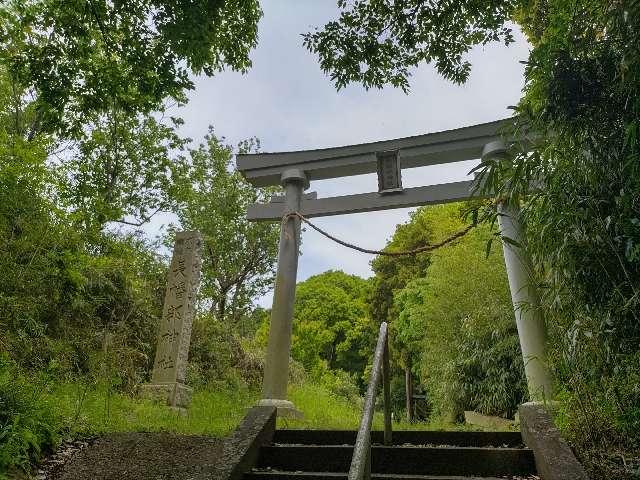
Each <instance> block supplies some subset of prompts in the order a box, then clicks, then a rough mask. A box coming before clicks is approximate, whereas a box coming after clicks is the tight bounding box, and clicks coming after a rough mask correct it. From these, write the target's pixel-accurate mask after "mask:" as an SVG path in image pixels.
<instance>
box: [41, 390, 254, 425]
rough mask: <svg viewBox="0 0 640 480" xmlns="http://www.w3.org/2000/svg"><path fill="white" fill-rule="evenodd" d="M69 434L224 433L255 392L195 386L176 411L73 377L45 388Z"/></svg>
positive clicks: (235, 420) (248, 404)
mask: <svg viewBox="0 0 640 480" xmlns="http://www.w3.org/2000/svg"><path fill="white" fill-rule="evenodd" d="M49 395H50V396H51V399H52V400H53V401H54V402H55V404H56V405H57V406H58V411H59V413H60V414H61V415H62V417H63V423H64V424H65V425H66V426H67V429H68V431H69V433H70V435H71V436H77V435H94V434H102V433H110V432H158V431H166V432H175V433H181V434H193V435H213V436H217V437H220V436H224V435H226V434H228V433H229V432H230V431H231V430H233V429H234V428H235V427H236V426H237V425H238V423H239V422H240V420H241V419H242V417H243V416H244V414H245V413H246V410H247V409H248V408H250V407H251V406H252V405H253V404H254V403H255V401H256V399H257V398H258V395H257V394H256V393H255V392H251V391H248V390H240V391H238V390H234V389H231V388H229V387H223V388H219V389H211V390H206V391H200V392H195V393H194V395H193V400H192V402H191V406H190V407H189V409H188V410H187V411H186V412H185V413H178V412H177V411H175V410H172V409H170V408H167V407H166V406H164V405H162V404H158V403H154V402H152V401H149V400H142V399H140V398H137V397H132V396H128V395H122V394H110V395H108V394H107V392H106V391H105V390H104V389H95V388H91V387H90V386H86V385H83V384H79V383H68V384H64V385H60V386H58V387H57V388H55V389H54V390H53V391H52V392H51V393H50V394H49Z"/></svg>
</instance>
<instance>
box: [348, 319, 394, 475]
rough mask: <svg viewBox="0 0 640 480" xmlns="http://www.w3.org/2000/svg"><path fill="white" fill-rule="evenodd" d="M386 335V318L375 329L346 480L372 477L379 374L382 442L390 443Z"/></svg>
mask: <svg viewBox="0 0 640 480" xmlns="http://www.w3.org/2000/svg"><path fill="white" fill-rule="evenodd" d="M389 373H390V370H389V337H388V334H387V322H382V325H380V332H379V333H378V343H377V344H376V350H375V352H374V354H373V366H372V368H371V378H370V380H369V387H368V388H367V395H366V397H365V400H364V408H363V409H362V418H361V419H360V428H359V429H358V436H357V437H356V443H355V445H354V447H353V457H352V458H351V467H350V468H349V480H369V479H370V478H371V424H372V422H373V411H374V407H375V402H376V391H377V390H378V384H379V383H380V376H381V375H382V389H383V392H384V393H383V398H384V444H385V445H391V442H392V440H391V389H390V386H389Z"/></svg>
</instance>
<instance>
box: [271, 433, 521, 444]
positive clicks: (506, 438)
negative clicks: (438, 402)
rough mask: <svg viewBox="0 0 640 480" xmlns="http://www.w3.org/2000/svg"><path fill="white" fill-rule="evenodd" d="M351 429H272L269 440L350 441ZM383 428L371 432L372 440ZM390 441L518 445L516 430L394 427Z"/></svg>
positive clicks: (378, 439)
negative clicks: (424, 429) (273, 431)
mask: <svg viewBox="0 0 640 480" xmlns="http://www.w3.org/2000/svg"><path fill="white" fill-rule="evenodd" d="M357 433H358V432H356V431H355V430H276V432H275V435H274V439H273V443H275V444H288V445H353V444H354V443H355V441H356V435H357ZM382 437H383V432H381V431H373V432H371V441H372V442H373V443H374V444H376V443H377V444H381V443H382ZM393 444H394V445H406V444H409V445H451V446H457V447H522V446H523V443H522V435H521V434H520V432H456V431H420V430H411V431H394V432H393Z"/></svg>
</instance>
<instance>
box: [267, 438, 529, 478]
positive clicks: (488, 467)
mask: <svg viewBox="0 0 640 480" xmlns="http://www.w3.org/2000/svg"><path fill="white" fill-rule="evenodd" d="M352 455H353V447H351V446H337V445H322V446H317V445H278V446H270V447H263V448H261V449H260V455H259V458H258V463H257V465H256V467H257V469H267V468H270V469H273V470H282V471H291V472H298V471H302V472H305V471H306V472H336V473H346V472H347V471H348V470H349V466H350V464H351V457H352ZM371 457H372V458H371V472H372V473H374V474H397V475H453V476H456V475H458V476H470V475H471V476H473V475H476V476H480V477H482V476H485V477H491V476H494V477H500V476H508V475H529V474H532V473H535V471H536V470H535V463H534V458H533V453H532V452H531V450H528V449H524V448H484V447H444V448H436V447H414V446H410V447H404V446H402V447H400V446H397V447H383V446H374V447H373V448H372V454H371Z"/></svg>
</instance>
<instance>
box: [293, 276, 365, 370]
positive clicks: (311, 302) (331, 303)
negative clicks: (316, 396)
mask: <svg viewBox="0 0 640 480" xmlns="http://www.w3.org/2000/svg"><path fill="white" fill-rule="evenodd" d="M369 288H370V287H369V282H368V281H366V280H363V279H361V278H359V277H356V276H355V275H347V274H345V273H344V272H341V271H333V270H330V271H327V272H324V273H322V274H320V275H315V276H313V277H310V278H309V279H307V280H305V281H304V282H301V283H299V284H298V286H297V287H296V300H295V306H294V323H293V338H292V356H293V358H295V359H296V360H298V361H300V362H301V363H302V364H303V365H304V367H305V368H306V369H307V370H308V371H314V370H315V371H316V374H321V373H323V372H324V370H326V369H327V368H328V369H332V370H337V369H339V370H343V371H345V372H348V373H350V374H353V375H354V376H356V377H358V379H359V377H360V376H361V375H362V374H363V373H364V371H365V368H366V366H367V363H368V359H369V357H370V356H371V353H372V351H373V342H374V341H375V336H376V332H375V329H374V328H373V326H372V324H371V321H370V320H369V317H368V315H367V307H366V298H367V294H368V291H369Z"/></svg>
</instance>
